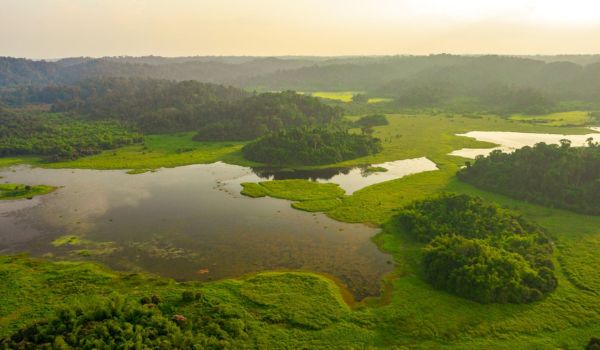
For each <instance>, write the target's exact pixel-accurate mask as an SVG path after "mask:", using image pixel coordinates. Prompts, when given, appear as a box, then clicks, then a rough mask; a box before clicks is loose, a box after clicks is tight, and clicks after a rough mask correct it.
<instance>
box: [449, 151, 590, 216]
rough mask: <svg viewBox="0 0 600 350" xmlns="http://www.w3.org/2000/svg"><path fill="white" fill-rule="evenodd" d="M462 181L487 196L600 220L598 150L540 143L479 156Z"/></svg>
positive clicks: (461, 177)
mask: <svg viewBox="0 0 600 350" xmlns="http://www.w3.org/2000/svg"><path fill="white" fill-rule="evenodd" d="M458 177H459V178H460V179H461V180H463V181H466V182H468V183H471V184H473V185H475V186H477V187H481V188H483V189H485V190H488V191H493V192H498V193H502V194H504V195H507V196H510V197H514V198H518V199H523V200H526V201H529V202H533V203H538V204H541V205H545V206H550V207H556V208H563V209H568V210H572V211H575V212H578V213H583V214H592V215H600V196H599V194H600V145H599V144H597V143H592V142H589V144H588V147H571V145H570V142H568V141H567V140H565V141H564V142H563V143H562V144H561V145H547V144H545V143H538V144H537V145H535V146H534V147H524V148H521V149H519V150H517V151H515V152H513V153H502V152H500V151H494V152H492V153H491V154H490V155H489V156H487V157H478V158H477V159H476V160H475V163H474V164H470V163H469V164H468V166H467V167H465V168H464V169H462V170H461V171H460V172H459V173H458Z"/></svg>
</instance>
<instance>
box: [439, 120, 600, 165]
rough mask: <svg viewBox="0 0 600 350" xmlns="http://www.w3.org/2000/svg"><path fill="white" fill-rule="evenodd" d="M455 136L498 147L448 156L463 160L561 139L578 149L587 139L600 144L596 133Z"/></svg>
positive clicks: (467, 134)
mask: <svg viewBox="0 0 600 350" xmlns="http://www.w3.org/2000/svg"><path fill="white" fill-rule="evenodd" d="M590 129H591V130H593V131H597V132H600V127H591V128H590ZM457 136H466V137H472V138H474V139H476V140H478V141H486V142H491V143H495V144H498V145H500V146H499V147H494V148H463V149H460V150H456V151H454V152H452V153H450V155H453V156H460V157H465V158H475V157H477V156H479V155H482V156H487V155H488V154H490V153H491V152H492V151H494V150H501V151H502V152H513V151H514V150H516V149H519V148H522V147H525V146H533V145H535V144H536V143H540V142H545V143H547V144H558V143H560V140H563V139H567V140H570V141H571V142H572V145H573V146H578V147H579V146H584V145H585V144H586V142H587V140H588V139H589V138H592V139H593V140H594V142H600V134H598V133H594V134H587V135H560V134H542V133H526V132H502V131H471V132H468V133H466V134H458V135H457Z"/></svg>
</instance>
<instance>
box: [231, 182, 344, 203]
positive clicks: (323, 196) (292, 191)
mask: <svg viewBox="0 0 600 350" xmlns="http://www.w3.org/2000/svg"><path fill="white" fill-rule="evenodd" d="M242 187H243V190H242V194H244V195H248V196H250V197H264V196H269V197H273V198H281V199H288V200H291V201H315V200H327V199H335V198H339V197H341V196H343V195H344V190H343V189H341V188H340V186H339V185H337V184H332V183H318V182H314V181H308V180H275V181H264V182H259V183H258V184H257V183H242ZM246 191H247V192H246Z"/></svg>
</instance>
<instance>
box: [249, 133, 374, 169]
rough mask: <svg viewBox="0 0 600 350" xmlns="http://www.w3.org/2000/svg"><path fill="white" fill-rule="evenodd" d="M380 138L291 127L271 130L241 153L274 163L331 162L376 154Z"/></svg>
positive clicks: (258, 160)
mask: <svg viewBox="0 0 600 350" xmlns="http://www.w3.org/2000/svg"><path fill="white" fill-rule="evenodd" d="M381 149H382V146H381V141H380V140H379V139H376V138H374V137H371V136H368V135H357V134H349V133H348V132H346V131H340V130H329V129H322V128H317V129H292V130H282V131H279V132H276V133H271V134H269V135H267V136H265V137H263V138H261V139H260V140H258V141H255V142H253V143H250V144H248V145H246V146H244V148H243V149H242V152H243V154H244V157H245V158H247V159H249V160H253V161H256V162H261V163H268V164H277V165H317V164H331V163H337V162H341V161H344V160H348V159H353V158H359V157H364V156H368V155H371V154H375V153H377V152H380V151H381Z"/></svg>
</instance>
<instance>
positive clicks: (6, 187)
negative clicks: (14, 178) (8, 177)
mask: <svg viewBox="0 0 600 350" xmlns="http://www.w3.org/2000/svg"><path fill="white" fill-rule="evenodd" d="M54 190H56V187H52V186H46V185H36V186H27V185H22V184H9V183H6V184H0V200H9V199H23V198H28V199H31V198H33V197H35V196H41V195H44V194H48V193H50V192H52V191H54Z"/></svg>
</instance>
